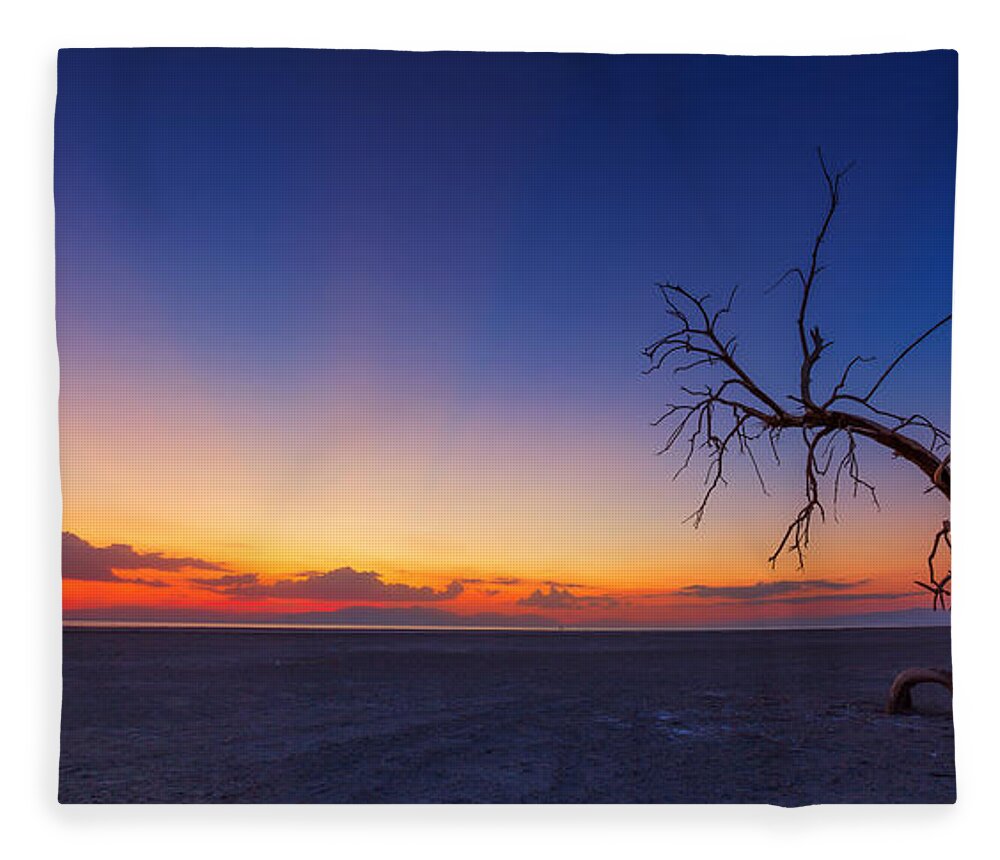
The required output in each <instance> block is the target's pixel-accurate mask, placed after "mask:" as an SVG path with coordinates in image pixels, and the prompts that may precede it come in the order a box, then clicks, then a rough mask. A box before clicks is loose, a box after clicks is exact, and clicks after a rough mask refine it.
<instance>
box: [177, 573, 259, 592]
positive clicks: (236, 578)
mask: <svg viewBox="0 0 1000 860" xmlns="http://www.w3.org/2000/svg"><path fill="white" fill-rule="evenodd" d="M257 581H258V577H257V574H256V573H229V574H226V575H225V576H215V577H207V576H206V577H198V576H192V577H191V578H189V579H188V582H190V583H191V584H192V585H197V586H198V587H199V588H205V589H207V590H208V591H219V592H225V590H226V589H229V588H238V587H239V586H242V585H253V584H254V583H255V582H257Z"/></svg>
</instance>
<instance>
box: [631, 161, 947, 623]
mask: <svg viewBox="0 0 1000 860" xmlns="http://www.w3.org/2000/svg"><path fill="white" fill-rule="evenodd" d="M819 164H820V169H821V170H822V175H823V180H824V184H825V188H826V194H827V200H826V208H825V212H824V214H823V218H822V221H821V223H820V226H819V229H818V231H817V232H816V234H815V237H814V238H813V241H812V244H811V247H810V251H809V256H808V260H807V261H806V263H805V265H804V266H796V267H792V268H790V269H788V271H786V272H785V273H784V274H783V275H782V276H781V277H780V278H779V279H778V280H777V281H776V282H775V283H774V284H773V285H772V286H771V288H769V290H768V291H769V292H770V290H773V289H775V288H777V287H778V286H780V285H783V284H786V283H788V282H789V281H790V282H792V283H793V284H794V285H795V287H796V306H797V315H796V321H795V325H796V334H797V340H798V345H799V351H800V355H799V357H798V359H797V364H798V373H797V376H798V380H797V386H796V390H794V392H793V393H788V394H786V395H785V396H778V395H777V394H775V393H773V392H771V391H769V390H768V389H767V387H766V386H765V385H763V384H762V383H761V382H760V381H759V379H758V378H755V377H754V375H753V374H752V373H751V372H750V370H749V369H748V368H747V366H746V365H745V364H744V363H743V362H742V361H741V359H740V358H738V357H737V342H736V338H735V336H727V334H726V332H725V331H724V330H723V324H724V322H725V319H726V317H727V315H728V314H730V312H731V311H732V308H733V300H734V299H735V296H736V292H737V291H736V289H735V288H734V289H733V290H732V291H731V292H730V293H729V296H728V299H727V300H726V302H725V303H724V304H719V305H715V306H713V304H712V299H711V296H710V295H704V294H699V293H696V292H693V291H691V290H689V289H687V288H686V287H684V286H681V285H679V284H674V283H661V284H657V288H658V290H659V294H660V296H661V297H662V299H663V301H664V303H665V305H666V310H667V315H668V317H669V318H670V321H671V329H670V331H669V332H668V333H667V334H665V335H663V336H662V337H659V338H657V339H656V340H655V341H654V342H653V343H651V344H650V345H649V346H647V347H646V348H645V349H644V350H643V354H644V355H645V356H646V358H647V359H648V360H649V366H648V367H647V369H646V370H645V371H644V372H645V373H647V374H651V373H655V372H656V371H658V370H662V369H669V370H671V371H672V372H673V373H674V374H675V375H678V376H681V377H682V378H683V377H686V380H690V379H692V378H694V377H698V378H699V379H700V380H702V381H701V382H699V383H697V384H696V383H694V382H688V383H687V384H681V385H679V387H678V392H679V394H678V396H677V398H676V399H675V400H674V401H672V402H670V403H668V404H667V406H666V408H665V409H664V411H663V413H662V414H661V415H660V416H659V417H658V418H657V419H656V420H655V421H654V422H653V424H654V426H657V427H662V428H664V429H665V430H666V431H667V432H666V439H665V442H664V444H663V446H662V447H661V448H660V449H659V451H658V452H657V453H659V454H664V453H667V452H669V451H676V450H678V449H679V450H680V460H681V462H680V466H679V468H678V469H677V471H676V473H675V475H674V477H675V478H676V477H677V476H679V475H680V474H681V473H683V472H684V471H685V470H687V469H688V468H689V467H690V466H691V464H692V462H693V461H694V459H695V458H696V456H698V455H700V454H705V455H706V456H707V459H708V467H707V473H706V477H705V490H704V493H703V495H702V496H701V501H700V503H699V504H698V506H697V507H696V508H695V509H694V511H693V512H692V513H691V515H690V516H689V517H688V518H687V520H688V521H691V522H693V524H694V526H695V527H696V528H697V527H698V525H700V523H701V521H702V519H703V517H704V515H705V511H706V509H707V507H708V504H709V502H710V500H711V499H712V497H713V495H714V494H715V492H716V491H717V490H718V489H719V488H720V487H721V486H724V485H725V484H726V483H727V471H726V470H727V465H728V463H729V461H730V458H731V457H732V455H734V454H735V455H738V456H745V457H746V458H747V459H748V460H749V462H750V463H751V465H752V467H753V471H754V473H755V475H756V478H757V481H758V482H759V483H760V486H761V489H762V490H763V492H765V493H766V492H767V488H766V485H765V482H764V477H763V473H762V471H761V455H763V456H771V457H773V458H774V460H775V462H777V463H778V464H780V462H781V461H780V457H779V445H780V443H781V441H782V439H783V437H784V436H785V435H786V434H789V433H791V434H794V435H795V436H796V437H798V438H799V439H800V440H801V444H802V445H803V447H804V452H805V466H804V498H803V503H802V505H801V507H800V508H799V510H798V512H797V513H796V514H795V516H794V517H793V518H792V519H791V521H790V522H789V524H788V526H787V528H786V529H785V531H784V532H783V534H782V535H781V537H780V539H779V540H778V541H777V543H776V545H775V548H774V551H773V553H772V554H771V555H770V557H769V559H768V560H769V562H770V563H771V565H772V567H773V566H774V565H775V564H776V562H777V561H778V559H779V557H780V556H781V555H782V553H784V552H789V553H791V554H793V555H794V556H795V558H796V560H797V562H798V567H799V568H800V569H801V568H802V567H803V565H804V563H805V553H806V550H807V549H808V547H809V541H810V537H811V529H812V526H813V523H814V519H815V518H816V517H819V519H820V521H823V520H825V519H826V513H827V504H831V505H832V506H833V508H834V511H835V509H836V504H837V500H838V498H839V496H840V495H841V493H842V492H843V491H844V490H849V491H850V492H851V493H852V495H854V496H857V495H859V494H861V495H865V496H868V497H869V498H870V500H871V502H872V503H873V504H874V505H875V506H876V507H877V506H878V503H879V500H878V495H877V491H876V488H875V485H874V484H873V483H872V482H871V481H870V480H868V479H867V478H866V477H865V476H864V474H863V473H862V470H861V467H860V464H859V460H858V446H859V444H861V443H862V442H868V443H873V444H874V445H876V446H878V447H880V448H882V449H885V450H887V451H888V452H889V453H890V454H891V455H892V456H894V457H896V458H899V459H901V460H904V461H906V462H908V463H910V464H911V465H912V466H914V467H915V468H917V469H918V470H919V471H920V472H921V474H923V475H924V476H925V478H926V479H927V482H928V486H927V491H928V492H937V493H940V494H941V495H943V496H944V497H945V498H946V499H949V500H950V498H951V469H950V455H949V453H948V451H949V447H950V438H949V434H948V433H947V432H946V431H945V430H944V429H942V428H941V427H939V426H937V425H936V424H935V423H934V422H933V421H932V420H931V419H929V418H927V417H926V416H924V415H922V414H920V413H914V414H909V415H907V414H901V413H897V412H894V411H891V410H889V409H887V408H885V407H884V406H883V405H881V404H880V402H879V401H878V399H877V398H876V395H878V394H879V392H880V390H881V389H882V386H883V384H884V383H885V381H886V380H887V379H888V378H889V376H890V375H891V374H892V373H893V371H894V370H896V368H897V367H899V365H900V363H901V362H902V361H903V360H904V359H905V358H906V357H907V356H908V355H910V353H911V352H913V350H915V349H916V348H917V347H918V346H919V345H920V344H921V343H923V342H924V341H925V340H926V339H927V338H929V337H930V336H931V335H933V334H934V333H935V332H936V331H937V330H938V329H940V328H942V327H943V326H945V325H946V324H947V323H948V322H950V320H951V314H949V315H947V316H946V317H944V318H943V319H941V320H938V321H937V322H936V323H934V324H933V325H932V326H930V327H929V328H928V329H927V330H926V331H924V332H923V333H921V334H920V335H918V336H917V337H915V338H914V339H913V340H912V341H911V342H910V343H909V344H908V345H907V346H906V347H905V348H903V349H902V350H901V351H900V352H899V353H898V354H897V355H896V356H895V357H894V358H893V359H892V360H891V361H890V362H889V363H888V364H887V365H886V366H885V368H884V370H883V371H882V373H881V374H880V375H879V376H878V378H877V379H876V380H875V382H874V383H873V384H872V385H870V386H867V387H861V388H858V387H857V386H856V385H853V384H852V382H851V374H852V372H853V371H855V370H856V368H857V367H858V365H860V364H865V363H869V362H872V361H874V359H873V358H870V357H864V356H861V355H855V356H854V357H853V358H852V359H851V360H850V361H848V362H847V363H846V365H845V366H844V367H843V370H842V372H841V373H840V376H839V381H838V382H837V383H836V384H835V385H833V387H832V388H830V389H829V390H828V391H825V392H823V393H819V392H817V391H816V386H815V385H814V382H813V375H814V370H815V368H816V366H817V364H818V363H819V362H820V361H821V360H822V358H823V356H824V354H825V353H826V351H827V349H828V348H829V347H830V346H831V343H832V342H831V341H830V340H829V339H828V338H827V337H826V336H825V335H824V334H823V333H822V332H821V330H820V327H819V325H818V324H816V323H815V322H814V321H813V319H812V316H811V313H810V300H811V299H812V298H813V296H814V294H815V292H816V289H817V283H818V281H819V278H820V275H821V274H822V272H823V270H824V265H823V263H822V260H821V252H822V250H823V243H824V241H825V240H826V238H827V236H828V233H829V229H830V225H831V223H832V222H833V220H834V216H835V215H836V213H837V208H838V206H839V204H840V196H841V187H842V184H843V180H844V177H845V176H846V175H847V174H848V172H849V171H850V170H851V168H852V166H853V165H848V166H846V167H844V168H842V169H839V170H830V169H829V168H828V166H827V164H826V161H825V160H824V158H823V153H822V151H819ZM686 380H685V381H686ZM706 380H707V381H706ZM941 541H944V542H945V543H946V544H947V545H948V546H949V547H950V546H951V527H950V522H949V521H948V520H945V521H944V523H943V525H942V527H941V529H940V530H939V531H938V533H937V536H936V538H935V540H934V548H933V550H932V552H931V555H930V557H929V559H928V568H929V579H928V581H927V582H923V581H919V582H917V585H919V586H920V587H921V588H924V589H926V590H928V591H929V592H931V594H932V595H933V601H934V602H933V606H934V609H937V608H938V607H939V606H941V607H942V608H947V606H946V602H945V601H946V598H948V597H950V587H949V586H950V580H951V576H950V574H949V575H947V576H946V577H944V578H943V579H939V578H938V576H937V574H936V571H935V559H936V556H937V552H938V549H939V546H940V543H941Z"/></svg>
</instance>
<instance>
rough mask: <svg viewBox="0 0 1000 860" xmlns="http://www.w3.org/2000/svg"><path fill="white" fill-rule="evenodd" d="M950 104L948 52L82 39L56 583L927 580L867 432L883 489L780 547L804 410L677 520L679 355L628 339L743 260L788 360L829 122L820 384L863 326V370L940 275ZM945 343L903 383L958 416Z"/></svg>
mask: <svg viewBox="0 0 1000 860" xmlns="http://www.w3.org/2000/svg"><path fill="white" fill-rule="evenodd" d="M956 116H957V57H956V55H954V54H953V53H949V52H932V53H922V54H895V55H883V56H877V57H850V58H784V59H774V58H752V59H748V58H725V57H695V56H672V57H652V56H636V57H609V56H598V55H554V54H534V55H532V54H520V55H515V54H461V53H442V54H406V53H372V52H352V51H344V52H334V51H281V50H256V51H244V50H177V49H171V50H68V51H62V52H61V53H60V59H59V94H58V107H57V114H56V172H55V197H56V207H57V225H56V229H57V276H58V291H57V299H58V303H57V308H58V336H59V349H60V358H61V364H62V394H61V398H62V399H61V425H62V475H63V501H64V528H65V530H66V532H67V535H68V536H67V537H66V538H65V547H66V554H65V560H64V606H65V609H66V613H67V618H84V617H86V618H103V619H111V620H122V619H126V618H133V619H140V620H150V619H165V620H171V619H183V618H191V617H195V616H199V617H204V618H208V617H212V618H214V619H216V620H217V619H219V618H223V619H225V618H230V617H231V618H233V619H234V620H236V619H238V618H253V619H255V620H268V619H274V618H278V617H282V618H284V617H286V616H289V615H292V614H297V613H302V612H307V613H317V612H324V611H329V610H338V609H342V608H344V607H352V606H358V605H361V606H375V607H386V608H392V609H394V610H396V611H397V612H402V611H410V607H414V606H416V607H419V608H421V609H422V610H427V609H428V608H433V609H435V610H441V611H444V612H446V613H451V614H452V615H455V614H457V615H458V616H460V618H469V617H470V616H472V615H477V614H479V613H492V614H494V615H491V616H490V617H491V618H494V617H504V618H507V617H513V616H519V617H526V616H528V615H533V616H543V617H545V618H550V619H555V620H557V621H559V622H561V623H566V624H571V623H572V624H617V623H622V624H644V625H646V624H649V625H659V624H684V625H689V624H695V625H697V624H716V623H757V622H759V621H760V620H761V619H764V620H767V619H771V620H784V621H788V620H789V619H795V618H798V619H802V620H803V621H815V619H817V618H822V617H829V618H836V617H842V616H848V615H851V616H855V615H859V614H864V613H873V612H885V613H896V612H898V611H899V610H903V609H909V608H912V607H917V606H924V605H926V600H923V599H922V598H921V596H920V594H917V593H915V591H914V589H913V587H912V584H911V581H912V579H913V578H914V576H915V575H917V574H918V573H920V572H921V571H922V570H923V567H924V564H925V562H924V559H925V557H926V554H927V549H928V545H929V541H930V539H931V537H932V536H933V533H934V531H935V530H936V527H937V525H938V524H939V523H940V521H941V519H942V518H943V517H944V516H946V515H947V506H946V504H945V503H944V501H943V500H941V499H940V498H937V497H935V496H930V495H926V494H924V493H923V490H924V489H925V481H924V479H923V478H922V477H921V476H919V475H917V474H915V473H913V474H911V470H909V467H908V466H900V464H898V463H893V462H891V461H890V460H889V458H888V457H887V456H886V455H885V454H884V453H883V452H881V451H878V450H865V451H863V452H862V456H863V463H864V465H865V466H866V468H867V469H868V471H869V472H870V473H871V474H872V475H874V476H875V477H876V478H878V479H879V480H878V483H879V489H880V495H881V498H882V500H883V509H882V511H881V512H879V513H875V512H874V511H873V510H872V509H871V507H870V506H869V505H868V504H867V503H864V502H862V501H861V500H858V501H857V502H850V503H845V504H843V505H841V508H840V522H839V523H834V522H833V521H832V519H831V520H830V521H828V522H827V523H826V525H825V526H823V527H821V528H818V530H817V532H816V534H815V539H814V544H813V549H812V551H811V552H810V555H809V557H808V559H807V567H806V569H805V571H802V572H800V571H797V570H796V567H795V563H794V560H793V559H791V558H789V559H787V560H785V561H782V562H781V563H780V564H779V565H778V567H777V569H776V570H773V571H772V570H771V569H770V567H769V565H768V564H767V561H766V559H767V556H768V555H769V553H770V550H771V549H772V547H773V544H774V543H775V541H776V540H777V539H778V538H779V537H780V534H781V532H782V531H783V528H784V526H785V524H786V523H787V522H788V521H789V519H790V518H791V517H793V516H794V514H795V512H796V511H797V509H798V508H797V504H798V500H799V496H800V493H801V484H802V470H801V465H800V464H801V457H800V455H799V453H798V452H797V451H796V446H795V445H794V444H790V445H789V446H788V449H787V454H788V456H787V462H785V463H784V465H783V467H782V468H780V469H779V468H776V467H774V466H773V465H772V466H770V467H769V468H768V471H767V479H768V483H769V487H770V489H771V495H770V496H768V497H764V496H762V495H761V494H760V491H759V489H758V488H757V486H756V483H755V481H754V479H753V476H752V474H751V473H749V472H747V471H746V470H741V468H736V469H735V471H734V473H733V481H732V482H731V485H730V486H729V487H728V488H727V490H726V491H725V492H724V493H721V494H719V495H717V496H716V497H715V499H714V501H713V504H712V506H711V508H710V510H709V513H708V515H707V517H706V519H705V522H704V524H703V525H702V527H701V528H700V529H699V530H697V531H695V530H693V529H692V528H691V526H690V524H687V525H685V524H684V523H683V522H682V520H683V518H684V517H685V516H686V515H687V514H688V513H690V512H691V510H692V509H693V508H694V507H695V506H696V504H697V501H698V498H699V496H698V492H699V489H700V480H701V473H700V472H699V471H698V470H695V471H694V472H693V473H691V474H688V475H685V476H682V477H681V478H680V479H678V480H677V481H672V480H671V476H672V474H673V472H674V471H675V469H676V467H677V465H678V463H677V461H676V459H669V458H657V457H655V456H654V451H655V450H656V448H657V446H658V443H659V442H661V440H662V433H661V432H660V431H658V430H656V429H655V428H652V427H650V426H649V422H650V421H651V420H652V419H653V418H655V417H656V416H657V415H658V412H659V410H660V408H661V407H662V405H663V404H664V403H665V402H666V401H667V400H668V399H670V396H671V392H672V391H674V390H675V386H676V384H677V383H676V380H675V379H674V378H672V377H670V376H669V375H653V376H649V377H645V376H642V375H641V373H640V371H641V370H642V369H643V367H644V366H645V365H644V359H643V358H642V356H641V354H640V350H641V348H642V347H643V346H644V345H645V344H646V343H647V342H649V341H651V340H653V339H654V338H655V337H656V336H657V335H658V334H661V333H663V331H665V326H666V323H667V321H666V318H665V316H664V314H663V310H662V304H661V303H660V301H659V299H658V297H657V295H656V293H655V289H654V286H653V285H654V283H655V282H656V281H658V280H666V279H670V280H672V281H675V282H680V283H683V284H685V285H687V286H689V287H691V288H692V289H693V290H695V291H697V292H711V293H713V295H717V296H718V297H719V298H720V299H721V298H724V297H725V296H726V295H727V294H728V292H729V290H730V289H731V288H732V286H733V285H734V284H740V285H741V289H742V292H741V294H740V296H739V299H738V304H737V312H736V313H734V315H733V323H732V332H733V333H734V334H737V335H739V337H740V349H741V356H742V357H743V358H744V360H745V361H746V363H747V364H748V365H749V366H751V367H752V368H753V370H754V372H755V373H756V374H758V375H759V376H760V378H761V379H763V380H764V381H765V382H766V383H767V384H768V385H770V386H771V388H772V389H773V390H778V391H788V392H791V391H794V387H795V385H796V382H795V379H796V374H797V372H798V365H797V344H796V340H795V330H794V310H793V309H792V307H791V300H792V298H793V293H792V287H791V285H790V284H788V285H786V286H785V287H782V288H779V289H778V290H775V291H774V292H771V293H767V294H766V293H765V289H766V288H767V287H768V286H769V285H770V284H771V283H773V281H774V280H775V279H776V278H777V276H778V275H780V274H781V273H782V272H783V271H784V270H785V269H787V268H788V267H789V266H793V265H798V264H801V263H803V262H804V259H805V256H806V254H807V252H808V248H809V242H810V240H811V237H812V235H813V234H814V232H815V230H816V228H817V225H818V221H819V219H820V218H821V216H822V211H823V206H824V205H825V199H824V193H825V192H824V187H823V184H822V177H821V175H820V172H819V168H818V165H817V159H816V154H815V149H816V147H817V146H818V145H821V146H822V147H823V149H824V152H825V154H826V156H827V158H828V160H829V161H830V162H832V163H834V164H841V163H846V162H848V161H852V160H853V161H855V162H856V163H857V166H856V167H855V169H854V170H853V171H852V173H851V174H850V175H849V177H848V179H847V180H846V181H845V187H844V192H843V193H844V197H843V204H842V208H841V210H840V212H839V213H838V216H837V220H836V222H835V224H834V228H833V230H832V233H831V236H830V240H829V243H828V245H827V246H826V248H825V252H824V257H825V259H826V262H827V263H828V265H829V269H828V271H826V272H825V273H824V274H823V276H822V279H821V281H820V285H819V287H818V292H817V294H816V296H815V302H814V319H815V320H816V321H818V322H820V323H821V324H822V326H823V330H824V333H825V334H826V335H828V336H830V337H832V338H833V340H834V341H835V346H834V347H833V348H832V349H831V350H830V352H829V353H828V354H827V356H825V357H824V359H823V363H822V364H821V365H820V367H819V369H818V371H817V384H818V385H819V386H820V387H823V386H829V385H830V384H831V383H832V382H835V381H836V378H837V377H838V376H839V374H840V371H841V369H842V367H843V364H844V362H845V361H846V360H848V359H849V358H850V357H851V356H853V355H854V354H855V353H862V354H865V355H873V356H877V357H878V358H879V359H880V360H881V362H882V363H881V364H878V363H876V364H873V365H871V366H869V367H867V368H864V369H862V370H861V371H860V372H859V379H861V380H864V379H866V378H867V379H868V380H869V381H872V380H874V379H875V378H877V375H878V373H880V372H881V369H882V367H884V364H885V362H887V361H889V360H891V359H892V357H893V356H894V355H895V354H896V353H897V352H898V351H899V350H900V349H901V348H902V347H903V346H905V345H906V344H907V343H908V342H909V341H910V340H911V339H912V338H913V337H914V336H915V335H917V334H919V333H920V332H921V331H923V330H924V329H925V328H927V327H928V326H929V325H930V324H931V323H933V322H935V321H936V320H938V319H940V318H941V317H942V316H943V315H944V314H946V313H947V312H948V311H949V309H950V306H951V264H952V258H951V255H952V210H953V193H954V169H955V138H956ZM949 355H950V330H948V329H945V330H943V331H941V332H939V333H937V334H936V335H935V336H933V337H932V338H931V339H929V340H928V341H927V342H926V343H924V344H922V345H921V346H920V348H919V351H917V352H915V353H914V354H913V355H912V356H910V358H908V360H907V362H906V363H904V364H903V365H901V366H900V368H899V370H898V371H897V372H896V373H895V374H894V375H893V377H892V378H891V381H890V382H889V383H887V384H886V386H885V387H884V391H883V395H884V397H883V401H882V402H883V404H884V405H885V406H886V407H887V408H891V409H894V410H897V411H900V412H905V413H906V414H909V413H910V412H913V411H920V412H922V413H924V414H927V415H928V416H930V417H931V418H932V419H934V420H936V421H938V422H940V423H941V424H943V425H944V426H948V423H949V375H950V361H949ZM831 377H832V379H831ZM789 441H790V440H789ZM797 464H798V465H797ZM199 613H200V615H199ZM303 617H305V616H303ZM373 617H374V616H373ZM399 617H400V618H402V617H403V616H402V615H400V616H399ZM414 617H417V616H416V615H415V616H414ZM421 617H423V616H421ZM441 617H442V618H444V617H445V616H441ZM886 617H888V616H886ZM448 618H449V619H450V618H451V615H449V616H448Z"/></svg>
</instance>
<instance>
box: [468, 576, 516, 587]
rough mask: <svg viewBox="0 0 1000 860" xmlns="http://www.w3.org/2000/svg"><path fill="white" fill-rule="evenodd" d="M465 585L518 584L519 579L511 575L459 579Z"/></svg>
mask: <svg viewBox="0 0 1000 860" xmlns="http://www.w3.org/2000/svg"><path fill="white" fill-rule="evenodd" d="M458 581H459V582H463V583H465V584H466V585H520V583H521V580H520V579H515V578H514V577H512V576H496V577H493V579H471V578H467V579H460V580H458Z"/></svg>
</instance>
